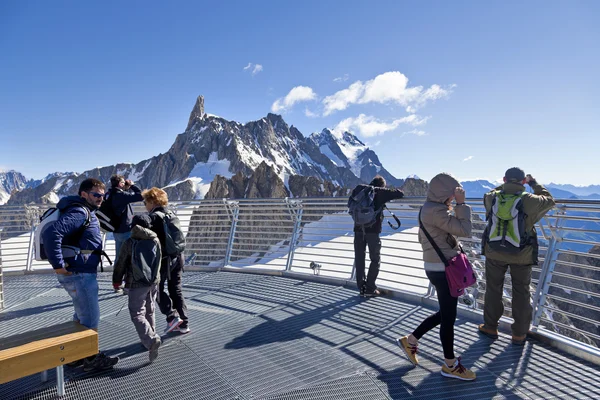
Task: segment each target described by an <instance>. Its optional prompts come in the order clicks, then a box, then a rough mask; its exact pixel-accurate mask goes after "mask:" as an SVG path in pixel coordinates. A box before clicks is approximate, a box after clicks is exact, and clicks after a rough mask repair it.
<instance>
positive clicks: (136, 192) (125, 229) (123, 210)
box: [106, 175, 144, 257]
mask: <svg viewBox="0 0 600 400" xmlns="http://www.w3.org/2000/svg"><path fill="white" fill-rule="evenodd" d="M110 186H111V189H110V191H109V192H108V194H107V196H106V199H107V200H108V198H112V200H111V202H112V209H113V211H114V213H115V214H116V215H118V216H120V217H121V223H120V224H119V226H118V227H117V229H116V230H115V231H114V233H113V236H114V237H115V254H116V257H119V251H120V250H121V246H122V245H123V243H125V241H126V240H127V239H129V238H130V237H131V221H132V220H133V208H132V207H131V204H132V203H137V202H138V201H142V200H144V199H143V198H142V191H141V190H140V188H138V187H137V186H135V185H134V184H133V182H132V181H131V180H129V179H127V180H125V177H123V176H122V175H113V176H111V177H110Z"/></svg>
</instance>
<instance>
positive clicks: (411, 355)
mask: <svg viewBox="0 0 600 400" xmlns="http://www.w3.org/2000/svg"><path fill="white" fill-rule="evenodd" d="M396 343H398V346H400V347H401V348H402V350H404V353H405V354H406V357H408V359H409V360H410V362H411V363H413V364H414V365H418V364H419V359H418V358H417V353H418V350H417V347H418V346H419V345H418V344H415V345H412V344H410V343H408V336H403V337H401V338H398V339H396Z"/></svg>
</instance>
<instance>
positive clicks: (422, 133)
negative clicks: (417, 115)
mask: <svg viewBox="0 0 600 400" xmlns="http://www.w3.org/2000/svg"><path fill="white" fill-rule="evenodd" d="M404 135H415V136H427V132H425V131H421V130H418V129H413V130H412V131H408V132H402V136H404Z"/></svg>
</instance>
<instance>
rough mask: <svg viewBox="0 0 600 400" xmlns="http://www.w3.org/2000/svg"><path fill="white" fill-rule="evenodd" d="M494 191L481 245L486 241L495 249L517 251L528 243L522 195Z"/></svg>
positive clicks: (523, 193) (522, 193)
mask: <svg viewBox="0 0 600 400" xmlns="http://www.w3.org/2000/svg"><path fill="white" fill-rule="evenodd" d="M525 194H526V192H519V193H516V194H508V193H504V191H502V190H496V191H494V195H493V198H492V207H491V209H490V212H489V213H488V214H487V216H486V221H487V226H486V228H485V230H484V232H483V247H484V248H485V244H486V243H487V244H488V245H489V246H490V248H492V249H494V250H495V251H499V252H505V253H519V252H520V251H521V249H523V247H525V245H527V244H528V243H529V235H528V233H527V232H526V230H525V218H527V215H526V214H525V212H524V209H523V196H524V195H525Z"/></svg>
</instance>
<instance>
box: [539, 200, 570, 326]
mask: <svg viewBox="0 0 600 400" xmlns="http://www.w3.org/2000/svg"><path fill="white" fill-rule="evenodd" d="M564 213H565V212H564V211H559V215H558V216H557V217H556V226H555V227H552V226H551V225H549V227H548V229H549V230H550V232H551V233H552V230H555V232H554V234H552V236H551V237H550V239H549V240H548V250H547V252H546V257H545V258H544V263H543V264H542V270H541V271H540V278H539V280H538V285H537V288H536V290H535V295H534V297H533V318H532V321H531V328H532V330H533V331H536V330H537V328H538V325H539V324H540V320H541V318H542V315H543V313H544V308H545V307H544V305H545V303H546V296H547V295H548V290H549V289H550V283H551V282H552V274H553V272H554V268H555V267H556V260H557V259H558V247H559V245H560V243H561V242H562V237H563V232H562V231H561V228H562V224H563V223H564V221H565V220H563V219H562V218H560V215H562V214H564Z"/></svg>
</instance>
